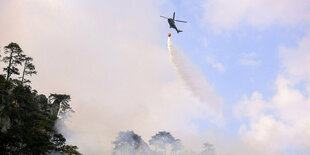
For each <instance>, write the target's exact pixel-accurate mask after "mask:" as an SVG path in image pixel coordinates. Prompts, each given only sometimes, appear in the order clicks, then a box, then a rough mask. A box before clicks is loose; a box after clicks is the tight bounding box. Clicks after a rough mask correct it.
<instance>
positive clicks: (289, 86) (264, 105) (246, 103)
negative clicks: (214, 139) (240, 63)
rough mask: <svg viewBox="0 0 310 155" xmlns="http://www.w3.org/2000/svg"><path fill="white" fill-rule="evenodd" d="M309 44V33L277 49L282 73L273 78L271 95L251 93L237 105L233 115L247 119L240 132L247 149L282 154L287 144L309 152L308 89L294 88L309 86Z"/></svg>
mask: <svg viewBox="0 0 310 155" xmlns="http://www.w3.org/2000/svg"><path fill="white" fill-rule="evenodd" d="M309 44H310V40H309V34H308V35H306V36H305V37H304V38H303V39H302V40H301V41H300V42H299V46H298V48H285V47H281V48H280V51H279V54H280V55H281V58H282V62H283V65H284V66H285V73H281V74H280V75H279V76H278V78H277V80H276V85H275V86H276V93H275V95H274V96H272V97H271V98H269V99H264V98H263V97H262V95H261V94H260V93H258V92H254V93H253V94H252V96H251V98H250V99H248V98H247V97H245V98H244V99H243V101H241V102H240V103H238V104H237V105H236V107H235V113H236V116H238V117H239V118H248V119H249V126H248V127H247V126H246V124H244V125H243V126H242V127H240V132H239V134H240V136H241V137H242V140H243V142H244V145H245V146H246V147H247V149H249V151H250V152H258V154H283V153H286V152H285V149H286V148H287V147H289V148H294V149H295V151H299V152H304V153H305V154H308V153H310V149H309V148H310V143H309V139H310V132H309V131H310V113H309V111H310V97H309V96H310V94H309V93H310V92H309V91H306V92H304V91H303V90H301V89H300V88H299V89H298V88H296V86H297V85H299V84H301V85H303V86H304V87H305V89H307V88H309V82H310V78H309V73H310V72H309V67H310V61H308V55H309V52H310V51H309ZM301 81H305V82H304V83H300V82H301Z"/></svg>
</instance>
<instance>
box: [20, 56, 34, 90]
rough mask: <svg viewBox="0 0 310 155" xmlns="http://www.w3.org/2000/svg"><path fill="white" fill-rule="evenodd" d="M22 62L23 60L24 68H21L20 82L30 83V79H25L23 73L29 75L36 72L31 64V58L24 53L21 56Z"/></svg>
mask: <svg viewBox="0 0 310 155" xmlns="http://www.w3.org/2000/svg"><path fill="white" fill-rule="evenodd" d="M22 58H23V62H24V69H23V75H22V77H21V79H22V84H23V83H28V82H29V83H30V82H31V81H30V80H27V79H25V75H30V76H32V74H37V71H36V70H35V69H36V68H35V66H34V65H33V64H32V61H33V59H32V58H31V57H28V56H26V55H23V56H22Z"/></svg>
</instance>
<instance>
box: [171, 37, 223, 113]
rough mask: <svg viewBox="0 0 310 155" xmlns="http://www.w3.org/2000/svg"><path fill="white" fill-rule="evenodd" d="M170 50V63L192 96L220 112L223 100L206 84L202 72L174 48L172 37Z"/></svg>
mask: <svg viewBox="0 0 310 155" xmlns="http://www.w3.org/2000/svg"><path fill="white" fill-rule="evenodd" d="M168 49H169V54H170V61H171V62H172V63H173V64H174V68H175V70H176V72H177V73H178V74H179V75H180V77H181V78H182V79H183V81H184V82H185V84H186V86H187V88H188V89H189V90H190V91H191V92H192V94H193V95H194V96H195V97H197V98H198V99H199V100H200V102H202V103H207V104H208V105H209V106H210V107H211V108H213V109H215V110H220V107H221V102H222V101H221V99H220V98H219V97H216V96H214V94H215V92H214V89H213V88H212V87H211V85H210V84H208V83H207V82H206V79H205V78H204V76H203V75H202V74H201V73H200V71H199V70H198V69H197V68H196V67H195V66H194V65H193V64H191V63H190V61H189V60H187V59H186V58H185V57H184V56H183V55H182V53H181V52H179V50H177V48H176V47H175V46H173V44H172V41H171V37H168Z"/></svg>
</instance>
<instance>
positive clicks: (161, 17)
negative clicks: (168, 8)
mask: <svg viewBox="0 0 310 155" xmlns="http://www.w3.org/2000/svg"><path fill="white" fill-rule="evenodd" d="M160 17H161V18H166V19H168V18H167V17H164V16H160Z"/></svg>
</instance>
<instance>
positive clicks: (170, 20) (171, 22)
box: [160, 12, 187, 33]
mask: <svg viewBox="0 0 310 155" xmlns="http://www.w3.org/2000/svg"><path fill="white" fill-rule="evenodd" d="M160 17H162V18H165V19H168V23H169V25H170V28H174V29H175V30H176V31H177V32H178V33H179V32H183V31H182V30H179V29H178V28H177V26H175V22H182V23H187V21H182V20H176V19H174V17H175V12H173V17H172V18H167V17H164V16H160Z"/></svg>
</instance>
